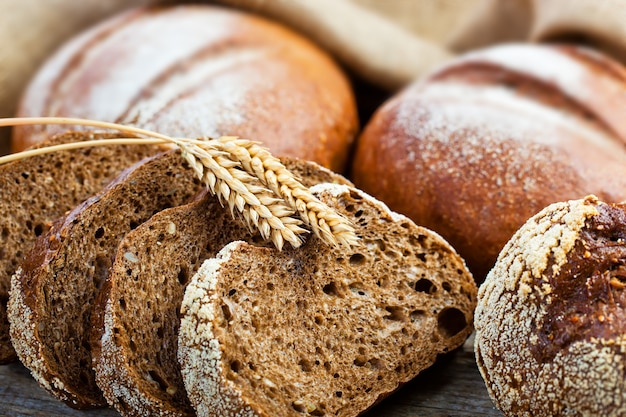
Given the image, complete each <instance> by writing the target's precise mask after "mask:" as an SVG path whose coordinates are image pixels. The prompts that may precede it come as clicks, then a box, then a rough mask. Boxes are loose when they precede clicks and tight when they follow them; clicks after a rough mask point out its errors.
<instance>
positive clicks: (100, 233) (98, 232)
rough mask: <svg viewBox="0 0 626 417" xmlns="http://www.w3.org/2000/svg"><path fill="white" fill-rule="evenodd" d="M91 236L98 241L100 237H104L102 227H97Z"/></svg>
mask: <svg viewBox="0 0 626 417" xmlns="http://www.w3.org/2000/svg"><path fill="white" fill-rule="evenodd" d="M93 235H94V236H95V238H96V239H100V238H101V237H102V236H104V229H103V228H102V227H98V228H97V229H96V232H95V233H94V234H93Z"/></svg>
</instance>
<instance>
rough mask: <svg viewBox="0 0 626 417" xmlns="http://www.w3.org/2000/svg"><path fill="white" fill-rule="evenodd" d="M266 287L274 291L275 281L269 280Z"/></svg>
mask: <svg viewBox="0 0 626 417" xmlns="http://www.w3.org/2000/svg"><path fill="white" fill-rule="evenodd" d="M265 287H266V288H267V289H268V291H274V283H273V282H268V283H267V284H265Z"/></svg>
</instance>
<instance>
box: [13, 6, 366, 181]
mask: <svg viewBox="0 0 626 417" xmlns="http://www.w3.org/2000/svg"><path fill="white" fill-rule="evenodd" d="M18 115H19V116H74V117H86V118H90V119H96V120H102V121H111V122H120V123H124V124H131V125H135V126H139V127H143V128H147V129H150V130H154V131H158V132H160V133H163V134H167V135H170V136H174V137H192V138H195V137H199V136H212V137H217V136H222V135H237V136H241V137H246V138H251V139H254V140H257V141H261V142H262V143H263V144H264V145H265V146H266V147H268V148H269V149H270V150H271V151H272V152H273V153H274V154H275V155H291V156H296V157H300V158H303V159H307V160H313V161H316V162H318V163H320V164H321V165H324V166H326V167H329V168H331V169H333V170H334V171H337V172H341V171H342V170H343V169H344V166H345V164H346V161H347V157H348V149H349V147H350V145H351V143H352V141H353V138H354V135H355V134H356V131H357V129H358V120H357V113H356V105H355V100H354V97H353V93H352V91H351V87H350V84H349V81H348V79H347V78H346V76H345V75H344V74H343V72H342V71H341V69H340V68H339V67H338V65H336V64H335V63H334V62H333V61H332V59H331V58H330V57H329V56H328V55H327V54H326V53H324V52H323V51H322V50H320V49H319V48H318V47H316V46H315V45H313V44H312V43H311V42H309V41H307V40H306V39H304V38H303V37H301V36H299V35H297V34H295V33H294V32H292V31H290V30H288V29H286V28H283V27H282V26H280V25H278V24H276V23H273V22H271V21H268V20H264V19H262V18H259V17H255V16H253V15H249V14H245V13H243V12H238V11H235V10H231V9H226V8H220V7H217V6H210V5H177V6H162V7H153V8H139V9H134V10H132V11H130V12H126V13H123V14H121V15H118V16H116V17H114V18H112V19H109V20H107V21H105V22H103V23H102V24H100V25H97V26H96V27H93V28H91V29H90V30H88V31H86V32H84V33H82V34H80V35H78V36H76V37H75V38H73V39H72V40H71V41H70V42H68V43H67V44H65V45H64V46H63V47H62V48H61V49H60V50H59V51H58V52H57V53H55V54H54V55H53V56H52V57H51V58H50V59H49V60H48V61H47V63H46V64H44V65H43V66H42V68H41V69H40V71H39V72H38V74H37V75H36V76H35V78H34V79H33V81H32V82H31V83H30V85H29V87H28V88H27V90H26V92H25V93H24V96H23V98H22V100H21V103H20V105H19V108H18ZM58 129H63V127H62V126H61V127H58V126H57V127H51V126H48V127H40V126H32V127H19V128H16V129H14V134H13V144H12V146H13V149H14V150H17V149H22V148H23V147H25V146H27V145H29V144H31V143H33V142H36V141H38V140H40V139H41V137H43V136H45V135H48V134H49V133H50V132H51V131H57V130H58Z"/></svg>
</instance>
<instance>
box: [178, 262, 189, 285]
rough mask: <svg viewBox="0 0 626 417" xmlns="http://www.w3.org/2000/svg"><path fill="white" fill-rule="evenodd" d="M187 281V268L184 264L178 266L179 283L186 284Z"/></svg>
mask: <svg viewBox="0 0 626 417" xmlns="http://www.w3.org/2000/svg"><path fill="white" fill-rule="evenodd" d="M188 281H189V270H188V269H187V268H186V267H185V266H182V265H181V266H180V269H179V270H178V283H179V284H180V285H186V284H187V282H188Z"/></svg>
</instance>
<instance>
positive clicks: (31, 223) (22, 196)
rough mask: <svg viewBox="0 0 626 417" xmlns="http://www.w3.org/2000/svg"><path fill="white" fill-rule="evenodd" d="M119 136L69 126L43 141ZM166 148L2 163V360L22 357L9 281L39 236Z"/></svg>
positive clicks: (90, 151) (100, 150) (113, 149)
mask: <svg viewBox="0 0 626 417" xmlns="http://www.w3.org/2000/svg"><path fill="white" fill-rule="evenodd" d="M114 136H116V135H114V134H104V133H88V132H69V133H65V134H61V135H58V136H55V137H52V138H50V139H48V140H47V141H45V142H43V143H41V144H40V145H39V146H37V147H43V146H50V145H58V144H62V143H68V142H77V141H86V140H94V139H102V138H108V137H114ZM118 136H119V134H118ZM162 150H163V149H162V148H161V147H157V146H145V145H142V146H131V145H124V146H106V147H96V148H83V149H76V150H68V151H59V152H53V153H50V154H46V155H40V156H34V157H30V158H26V159H23V160H20V161H16V162H12V163H9V164H6V165H2V166H0V364H6V363H9V362H13V361H15V360H16V359H17V357H16V355H15V350H14V349H13V346H12V345H11V341H10V338H9V322H8V319H7V312H6V306H7V301H8V298H9V287H10V284H11V276H12V275H13V274H14V273H15V271H16V269H17V268H18V266H19V265H20V264H21V263H22V261H23V258H24V255H25V254H26V252H27V251H28V249H29V248H30V247H31V246H32V244H33V242H34V241H35V239H36V238H37V236H39V235H41V234H44V233H46V231H47V230H48V228H49V227H50V225H51V223H52V221H53V220H55V219H56V218H58V217H60V216H63V215H64V214H65V213H66V212H67V211H68V210H70V209H72V208H74V207H76V206H77V205H78V204H79V203H82V202H83V201H85V200H86V199H87V198H89V197H91V196H92V195H94V194H96V193H97V192H99V191H101V190H102V189H103V188H104V187H105V186H106V185H107V184H108V183H109V182H110V181H111V180H112V179H113V178H114V177H115V176H116V175H119V173H120V172H121V171H122V170H123V169H125V168H128V167H129V166H131V165H133V164H134V163H135V162H137V161H139V160H141V159H143V158H145V157H147V156H149V155H154V154H156V153H158V152H160V151H162Z"/></svg>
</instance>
